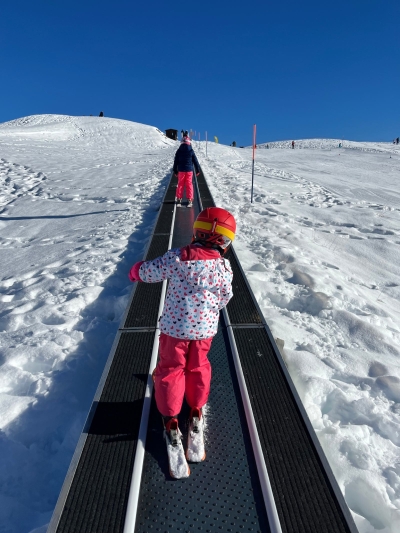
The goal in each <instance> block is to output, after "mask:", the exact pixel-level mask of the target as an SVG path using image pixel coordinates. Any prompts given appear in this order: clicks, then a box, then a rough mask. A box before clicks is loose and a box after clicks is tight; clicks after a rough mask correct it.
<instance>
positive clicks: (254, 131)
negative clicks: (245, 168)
mask: <svg viewBox="0 0 400 533" xmlns="http://www.w3.org/2000/svg"><path fill="white" fill-rule="evenodd" d="M255 150H256V125H255V124H254V126H253V165H252V169H251V203H253V187H254V155H255Z"/></svg>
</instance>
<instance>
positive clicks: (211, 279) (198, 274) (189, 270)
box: [178, 245, 230, 289]
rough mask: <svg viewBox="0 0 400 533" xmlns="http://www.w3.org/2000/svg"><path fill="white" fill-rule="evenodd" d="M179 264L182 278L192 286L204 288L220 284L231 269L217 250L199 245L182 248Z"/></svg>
mask: <svg viewBox="0 0 400 533" xmlns="http://www.w3.org/2000/svg"><path fill="white" fill-rule="evenodd" d="M218 259H219V260H218ZM178 265H179V266H178V268H179V275H180V276H182V278H181V279H182V280H183V279H184V280H185V281H186V282H187V283H189V285H191V286H192V287H195V288H202V289H212V288H213V287H215V286H216V285H219V284H220V282H221V279H222V278H223V277H224V276H225V274H226V272H227V271H228V270H229V271H230V268H228V266H227V265H226V263H225V261H224V260H221V255H220V253H219V252H218V251H217V250H212V249H210V248H204V247H202V246H197V245H189V246H185V247H184V248H182V249H181V253H180V257H179V259H178Z"/></svg>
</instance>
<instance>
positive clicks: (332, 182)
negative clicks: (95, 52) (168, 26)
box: [199, 140, 400, 533]
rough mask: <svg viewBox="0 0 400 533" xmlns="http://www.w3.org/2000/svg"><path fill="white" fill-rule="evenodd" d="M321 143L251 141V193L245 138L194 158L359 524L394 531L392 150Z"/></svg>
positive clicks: (399, 240) (396, 427)
mask: <svg viewBox="0 0 400 533" xmlns="http://www.w3.org/2000/svg"><path fill="white" fill-rule="evenodd" d="M298 142H300V141H298ZM296 144H297V143H296ZM324 144H325V143H324V142H323V140H322V141H321V145H322V146H323V148H315V149H314V150H299V149H295V150H292V149H291V148H287V149H286V150H283V149H281V150H274V149H269V150H257V153H256V163H255V180H254V203H253V204H250V187H251V152H252V150H251V149H240V148H239V149H238V148H230V147H226V146H218V145H216V144H214V143H209V145H208V150H207V153H208V159H207V160H205V159H204V158H203V159H202V166H203V170H204V171H205V173H206V175H207V178H208V181H209V183H210V188H211V191H212V194H213V196H214V199H215V200H216V201H217V202H218V204H220V205H224V206H226V207H227V208H228V209H230V210H231V211H232V212H233V213H234V215H235V216H236V218H237V220H238V222H239V228H238V238H237V241H236V245H235V248H236V250H237V251H238V254H239V257H240V259H241V262H242V265H243V266H244V269H245V272H246V274H247V276H248V279H249V281H250V284H251V285H252V287H253V290H254V292H255V294H256V297H257V299H258V302H259V304H260V306H261V308H262V310H263V312H264V315H265V316H266V318H267V321H268V324H269V325H270V327H271V329H272V331H273V333H274V335H275V336H276V337H279V338H281V339H283V340H284V341H285V350H284V354H285V359H286V363H287V365H288V367H289V371H290V373H291V375H292V377H293V380H294V382H295V384H296V386H297V388H298V391H299V393H300V396H301V398H302V400H303V402H304V405H305V407H306V409H307V412H308V415H309V417H310V419H311V421H312V423H313V426H314V428H315V430H316V432H317V435H318V437H319V439H320V441H321V444H322V446H323V448H324V450H325V452H326V454H327V456H328V459H329V461H330V463H331V465H332V468H333V470H334V472H335V475H336V477H337V479H338V482H339V485H340V487H341V488H342V491H343V493H344V495H345V498H346V501H347V503H348V505H349V507H350V508H351V509H352V511H353V512H354V513H355V520H356V523H357V524H358V527H359V529H360V531H361V532H363V533H366V532H368V533H370V532H373V531H378V530H379V531H384V532H385V533H389V532H390V533H395V532H397V531H400V512H399V508H400V456H399V446H400V418H399V415H400V327H399V324H400V304H399V300H400V193H399V186H398V183H399V175H400V150H399V147H397V146H396V147H394V146H393V145H392V144H389V143H387V144H386V145H385V146H383V148H384V149H382V145H381V143H361V144H360V146H359V147H358V148H357V146H358V145H357V143H353V146H352V148H351V149H347V148H344V149H340V150H339V149H335V150H333V149H332V150H327V149H326V144H327V143H326V144H325V146H324ZM366 145H367V147H366ZM367 148H368V150H367ZM199 150H200V151H201V152H202V153H204V152H205V150H204V146H199Z"/></svg>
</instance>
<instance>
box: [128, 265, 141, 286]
mask: <svg viewBox="0 0 400 533" xmlns="http://www.w3.org/2000/svg"><path fill="white" fill-rule="evenodd" d="M143 263H144V261H138V262H137V263H135V264H134V265H133V267H132V268H131V269H130V271H129V274H128V276H129V279H130V280H131V281H132V282H134V281H142V280H141V279H140V276H139V269H140V267H141V266H142V265H143Z"/></svg>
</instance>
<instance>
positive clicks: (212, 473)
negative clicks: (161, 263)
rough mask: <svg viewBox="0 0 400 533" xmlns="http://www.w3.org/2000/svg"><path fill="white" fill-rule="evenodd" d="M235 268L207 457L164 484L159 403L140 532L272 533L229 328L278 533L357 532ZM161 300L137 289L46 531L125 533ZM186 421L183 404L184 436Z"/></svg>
mask: <svg viewBox="0 0 400 533" xmlns="http://www.w3.org/2000/svg"><path fill="white" fill-rule="evenodd" d="M175 188H176V179H175V178H174V177H173V178H172V179H171V182H170V184H169V187H168V189H167V191H166V194H165V197H164V200H163V203H162V206H161V209H160V213H159V217H158V220H157V222H156V226H155V229H154V233H153V237H152V240H151V243H150V245H149V249H148V251H147V253H146V257H145V258H146V259H152V258H154V257H156V256H158V255H160V254H162V253H164V252H165V251H166V250H167V249H168V243H169V235H170V228H171V224H172V223H173V220H174V197H175ZM198 191H199V193H200V198H198V197H197V198H196V201H195V204H194V209H185V208H184V207H183V208H181V209H176V214H175V223H174V234H173V240H172V247H176V246H182V245H184V244H187V243H188V242H189V241H190V237H191V231H192V225H193V221H194V219H195V216H196V215H197V213H198V211H199V210H200V208H201V204H202V206H203V207H211V206H212V205H214V202H213V199H212V196H211V194H210V191H209V189H208V186H207V183H206V181H205V179H204V176H203V174H201V175H200V176H199V179H198ZM229 259H230V261H231V264H232V268H233V271H234V282H233V285H234V287H233V289H234V298H233V299H232V300H231V302H230V303H229V304H228V317H229V318H228V323H227V322H225V320H224V318H223V317H222V316H221V320H220V327H219V331H218V334H217V335H216V337H215V338H214V340H213V344H212V348H211V351H210V355H209V357H210V361H211V364H212V369H213V378H212V384H211V394H210V398H209V402H208V405H207V408H206V421H207V429H206V431H207V432H206V451H207V459H206V461H204V462H203V463H200V464H195V465H191V476H190V477H189V478H188V479H186V480H181V481H176V480H172V479H171V478H170V477H169V474H168V464H167V456H166V450H165V443H164V441H163V435H162V424H161V418H160V415H159V414H158V412H157V409H156V407H155V404H154V401H153V402H152V405H151V410H150V419H149V425H148V430H147V439H146V451H145V456H144V465H143V474H142V481H141V487H140V496H139V502H138V508H137V517H136V527H135V532H137V533H139V532H151V531H154V532H156V531H157V532H170V531H179V532H190V533H194V532H195V531H204V532H206V531H208V532H214V531H215V532H218V531H222V532H225V531H227V532H228V531H229V532H250V531H251V532H256V531H259V532H269V531H270V528H269V524H268V518H267V513H266V509H265V505H264V499H263V494H262V490H261V486H260V481H259V478H258V474H257V467H256V462H255V458H254V454H253V448H252V444H251V439H250V436H249V430H248V427H247V422H246V416H245V412H244V407H243V404H242V400H241V395H240V391H239V386H238V380H237V377H236V372H235V368H234V364H233V362H232V352H231V345H230V342H229V339H228V334H227V331H228V328H231V331H232V332H233V334H234V337H235V342H236V347H237V352H238V354H239V358H240V362H241V366H242V369H243V373H244V376H245V381H246V386H247V389H248V392H249V396H250V399H251V407H252V410H253V414H254V418H255V421H256V424H257V431H258V435H259V439H260V443H261V447H262V453H263V457H264V460H265V463H266V466H267V470H268V474H269V479H270V483H271V486H272V491H273V497H274V500H275V504H276V508H277V511H278V515H279V520H280V525H281V529H282V531H283V532H284V533H322V532H329V533H345V532H348V533H350V532H352V533H355V532H356V528H355V526H354V523H353V521H352V518H351V515H350V512H349V510H348V508H347V506H346V504H345V502H344V500H343V497H342V495H341V493H340V491H339V488H338V487H337V484H336V481H335V480H334V478H333V475H332V473H331V471H330V468H329V465H328V464H327V462H326V459H325V457H324V455H323V453H322V450H321V449H320V446H319V443H318V441H317V439H316V436H315V434H314V432H313V430H312V428H311V425H310V423H309V421H308V418H307V416H306V415H305V412H304V409H303V408H302V406H301V403H300V401H299V399H298V397H297V393H296V391H295V389H294V387H293V384H292V382H291V380H290V377H289V375H288V373H287V371H286V368H285V365H284V364H283V361H282V359H281V356H280V354H279V352H278V351H277V348H276V345H275V342H274V340H273V338H272V336H271V333H270V331H269V329H268V327H267V326H266V324H265V323H264V320H263V317H262V315H261V314H260V311H259V309H258V306H257V303H256V302H255V300H254V297H253V295H252V293H251V291H250V289H249V287H248V284H247V280H246V279H245V276H244V274H243V272H242V269H241V267H240V264H239V261H238V259H237V257H236V255H235V253H234V251H233V250H232V251H231V252H230V256H229ZM160 295H161V284H145V283H141V284H135V289H134V292H133V296H132V299H131V302H130V306H129V308H128V311H127V314H126V316H125V318H124V321H123V324H122V326H121V328H120V331H119V333H118V335H117V338H116V340H115V342H114V345H113V348H112V350H111V354H110V358H109V361H108V363H107V367H106V369H105V372H104V374H103V378H102V381H101V383H100V385H99V389H98V393H97V394H96V397H95V400H94V402H93V406H92V409H91V412H90V414H89V417H88V421H87V423H86V426H85V428H84V431H83V433H82V436H81V439H80V441H79V443H78V447H77V451H76V453H75V455H74V458H73V460H72V463H71V467H70V470H69V472H68V474H67V478H66V481H65V483H64V486H63V489H62V492H61V494H60V498H59V501H58V503H57V507H56V509H55V512H54V515H53V518H52V521H51V523H50V526H49V530H48V532H49V533H53V532H56V531H57V533H61V532H62V533H111V532H112V533H119V532H121V533H122V532H123V529H124V521H125V513H126V508H127V502H128V496H129V487H130V482H131V475H132V469H133V461H134V458H135V452H136V445H137V439H138V432H139V425H140V420H141V416H142V406H143V399H144V394H145V387H146V381H147V377H148V373H149V365H150V359H151V352H152V349H153V341H154V335H155V330H156V324H157V320H158V312H159V309H158V306H159V300H160ZM187 414H188V409H187V406H184V409H183V410H182V417H181V421H180V423H181V425H182V428H184V425H185V421H186V416H187Z"/></svg>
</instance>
